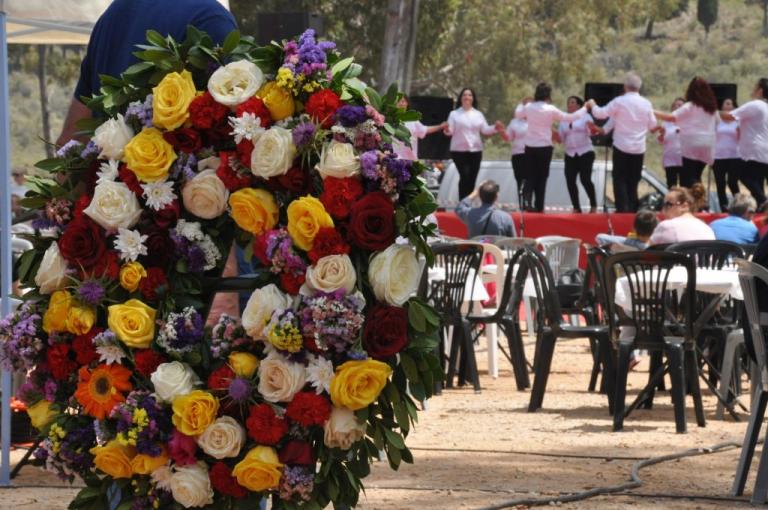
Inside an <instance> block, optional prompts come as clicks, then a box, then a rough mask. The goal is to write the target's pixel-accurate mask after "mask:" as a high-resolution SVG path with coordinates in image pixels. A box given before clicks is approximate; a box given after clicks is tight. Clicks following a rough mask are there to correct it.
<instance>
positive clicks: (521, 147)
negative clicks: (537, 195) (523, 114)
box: [501, 97, 532, 209]
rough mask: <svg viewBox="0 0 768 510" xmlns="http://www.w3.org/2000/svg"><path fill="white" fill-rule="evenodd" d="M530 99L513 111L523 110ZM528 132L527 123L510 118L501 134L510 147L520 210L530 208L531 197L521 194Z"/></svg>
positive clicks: (525, 173)
mask: <svg viewBox="0 0 768 510" xmlns="http://www.w3.org/2000/svg"><path fill="white" fill-rule="evenodd" d="M531 101H532V98H530V97H526V98H525V99H523V101H522V102H521V103H520V104H519V105H517V108H515V111H517V110H518V109H521V108H523V107H524V106H525V105H527V104H528V103H530V102H531ZM527 132H528V123H527V122H525V121H524V120H522V119H518V118H515V117H512V120H510V121H509V124H507V129H506V130H505V131H503V132H502V133H501V136H502V138H504V140H505V141H507V142H511V145H512V172H513V173H514V175H515V184H516V185H517V199H518V200H519V202H520V209H528V208H530V206H531V197H530V196H526V195H525V194H524V193H523V190H524V187H525V186H524V185H525V180H526V178H527V175H528V165H527V163H526V160H525V134H526V133H527Z"/></svg>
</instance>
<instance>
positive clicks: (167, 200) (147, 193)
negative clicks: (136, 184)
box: [141, 181, 177, 211]
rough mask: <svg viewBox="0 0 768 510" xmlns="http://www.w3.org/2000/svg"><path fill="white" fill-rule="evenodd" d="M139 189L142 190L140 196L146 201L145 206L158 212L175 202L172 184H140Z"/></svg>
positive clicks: (168, 182) (167, 182)
mask: <svg viewBox="0 0 768 510" xmlns="http://www.w3.org/2000/svg"><path fill="white" fill-rule="evenodd" d="M141 189H143V190H144V193H143V194H142V196H143V197H144V198H145V199H146V200H147V205H148V206H149V207H150V208H151V209H154V210H155V211H159V210H161V209H163V208H165V206H167V205H171V204H172V203H173V201H174V200H176V198H177V197H176V194H175V193H174V192H173V182H172V181H164V182H150V183H147V184H142V185H141Z"/></svg>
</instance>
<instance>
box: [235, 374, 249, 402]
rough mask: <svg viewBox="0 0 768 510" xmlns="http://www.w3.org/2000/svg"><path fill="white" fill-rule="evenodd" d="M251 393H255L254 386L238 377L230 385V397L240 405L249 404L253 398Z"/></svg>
mask: <svg viewBox="0 0 768 510" xmlns="http://www.w3.org/2000/svg"><path fill="white" fill-rule="evenodd" d="M251 391H253V386H252V385H251V381H249V380H248V379H243V378H242V377H236V378H234V379H232V382H231V383H229V396H230V397H231V398H232V400H234V401H235V402H237V403H238V404H244V403H245V402H247V401H248V399H249V398H250V396H251Z"/></svg>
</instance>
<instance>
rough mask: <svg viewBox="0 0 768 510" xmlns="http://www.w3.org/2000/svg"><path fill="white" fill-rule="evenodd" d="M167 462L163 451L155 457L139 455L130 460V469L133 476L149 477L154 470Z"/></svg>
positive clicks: (144, 454)
mask: <svg viewBox="0 0 768 510" xmlns="http://www.w3.org/2000/svg"><path fill="white" fill-rule="evenodd" d="M167 462H168V456H167V455H166V454H165V449H163V452H162V453H161V454H160V455H158V456H157V457H152V456H151V455H147V454H146V453H140V454H138V455H136V456H135V457H134V458H133V459H132V460H131V469H132V470H133V474H134V475H151V474H152V472H153V471H154V470H156V469H157V468H159V467H162V466H164V465H165V464H166V463H167Z"/></svg>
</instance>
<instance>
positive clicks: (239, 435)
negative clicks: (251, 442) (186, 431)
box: [197, 416, 245, 459]
mask: <svg viewBox="0 0 768 510" xmlns="http://www.w3.org/2000/svg"><path fill="white" fill-rule="evenodd" d="M197 445H198V446H199V447H200V448H202V450H203V451H204V452H205V453H207V454H208V455H210V456H211V457H213V458H214V459H225V458H227V457H236V456H237V454H238V453H240V449H241V448H242V447H243V445H245V429H244V428H243V427H242V425H240V424H239V423H237V420H235V419H234V418H232V417H231V416H222V417H221V418H216V421H215V422H213V423H211V424H210V425H208V427H207V428H206V429H205V430H204V431H203V433H202V434H201V435H200V437H198V438H197Z"/></svg>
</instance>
